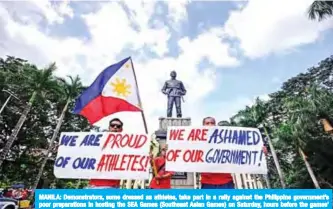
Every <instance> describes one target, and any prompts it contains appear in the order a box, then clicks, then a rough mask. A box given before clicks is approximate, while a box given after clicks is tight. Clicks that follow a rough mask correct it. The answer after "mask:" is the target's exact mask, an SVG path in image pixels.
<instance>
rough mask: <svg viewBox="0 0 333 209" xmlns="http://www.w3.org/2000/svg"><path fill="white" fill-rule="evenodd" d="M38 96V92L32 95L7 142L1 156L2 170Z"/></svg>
mask: <svg viewBox="0 0 333 209" xmlns="http://www.w3.org/2000/svg"><path fill="white" fill-rule="evenodd" d="M36 95H37V92H34V93H33V94H32V96H31V97H30V100H29V102H28V104H27V106H26V107H25V108H24V111H23V113H22V114H21V117H20V119H19V120H18V122H17V123H16V126H15V128H14V130H13V132H12V134H11V135H10V137H9V138H8V141H7V143H6V145H5V147H4V148H3V150H2V152H1V154H0V169H1V166H2V163H3V161H4V160H5V158H6V157H7V154H8V153H9V151H10V148H11V147H12V145H13V143H14V141H15V140H16V137H17V135H18V133H19V132H20V130H21V128H22V126H23V123H24V122H25V120H26V119H27V116H28V114H29V112H30V110H31V107H32V104H33V102H34V101H35V98H36Z"/></svg>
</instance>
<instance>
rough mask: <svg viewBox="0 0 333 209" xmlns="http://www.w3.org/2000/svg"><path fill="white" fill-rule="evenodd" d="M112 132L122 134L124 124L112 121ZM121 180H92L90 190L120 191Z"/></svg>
mask: <svg viewBox="0 0 333 209" xmlns="http://www.w3.org/2000/svg"><path fill="white" fill-rule="evenodd" d="M109 131H110V132H122V131H123V122H122V121H121V120H120V119H119V118H114V119H112V120H110V123H109ZM119 187H120V180H119V179H118V180H116V179H91V180H90V181H89V186H88V188H91V189H119Z"/></svg>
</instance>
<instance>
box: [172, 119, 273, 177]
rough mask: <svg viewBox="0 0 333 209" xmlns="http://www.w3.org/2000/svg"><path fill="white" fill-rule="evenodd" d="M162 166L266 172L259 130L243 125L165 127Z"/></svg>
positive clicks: (190, 169)
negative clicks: (165, 155)
mask: <svg viewBox="0 0 333 209" xmlns="http://www.w3.org/2000/svg"><path fill="white" fill-rule="evenodd" d="M167 144H168V152H167V157H166V158H167V159H166V161H167V162H166V170H168V171H175V172H200V173H202V172H204V173H249V174H267V164H266V156H265V153H264V152H263V148H264V147H263V140H262V136H261V133H260V131H259V130H258V129H256V128H243V127H224V126H218V127H197V128H196V127H181V126H177V127H169V128H168V132H167Z"/></svg>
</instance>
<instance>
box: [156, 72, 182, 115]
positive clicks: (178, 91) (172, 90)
mask: <svg viewBox="0 0 333 209" xmlns="http://www.w3.org/2000/svg"><path fill="white" fill-rule="evenodd" d="M170 76H171V79H170V80H168V81H165V83H164V86H163V88H162V93H163V94H165V95H167V96H168V110H167V117H172V109H173V105H174V104H175V105H176V112H177V118H181V117H182V109H181V99H182V100H183V101H184V98H183V96H185V95H186V89H185V87H184V85H183V82H181V81H179V80H177V79H176V77H177V73H176V71H172V72H171V73H170Z"/></svg>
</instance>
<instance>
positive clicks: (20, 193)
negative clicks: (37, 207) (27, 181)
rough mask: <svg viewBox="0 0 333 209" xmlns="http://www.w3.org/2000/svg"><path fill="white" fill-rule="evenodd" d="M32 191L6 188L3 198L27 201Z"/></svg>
mask: <svg viewBox="0 0 333 209" xmlns="http://www.w3.org/2000/svg"><path fill="white" fill-rule="evenodd" d="M30 193H31V192H30V191H29V189H27V188H9V187H8V188H5V189H4V190H3V191H2V196H3V197H6V198H12V199H16V200H26V199H28V197H29V195H30Z"/></svg>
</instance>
